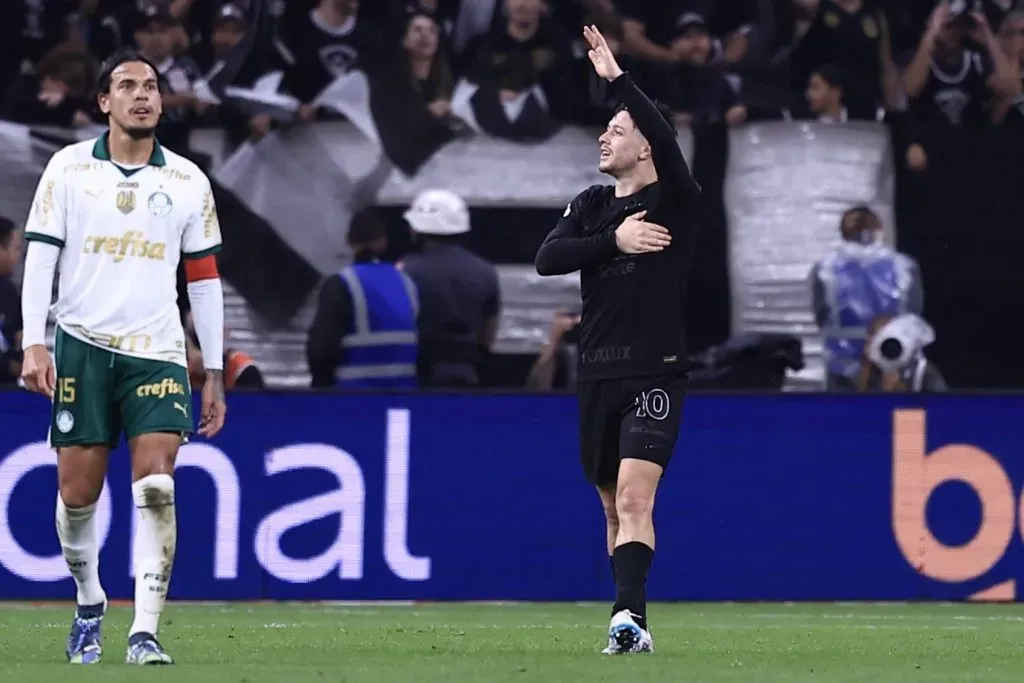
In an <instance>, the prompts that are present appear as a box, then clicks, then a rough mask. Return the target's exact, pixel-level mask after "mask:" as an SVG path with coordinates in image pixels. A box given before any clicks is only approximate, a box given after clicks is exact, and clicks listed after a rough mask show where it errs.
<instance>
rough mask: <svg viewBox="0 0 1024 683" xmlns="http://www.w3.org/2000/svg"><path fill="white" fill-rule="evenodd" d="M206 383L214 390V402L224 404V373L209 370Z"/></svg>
mask: <svg viewBox="0 0 1024 683" xmlns="http://www.w3.org/2000/svg"><path fill="white" fill-rule="evenodd" d="M206 383H207V384H208V385H209V386H210V387H211V388H212V390H213V398H214V400H215V401H219V402H221V403H223V402H224V371H223V370H207V371H206Z"/></svg>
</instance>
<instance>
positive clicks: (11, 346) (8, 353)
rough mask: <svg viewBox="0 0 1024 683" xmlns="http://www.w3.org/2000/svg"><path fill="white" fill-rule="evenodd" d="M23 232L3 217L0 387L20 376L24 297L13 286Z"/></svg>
mask: <svg viewBox="0 0 1024 683" xmlns="http://www.w3.org/2000/svg"><path fill="white" fill-rule="evenodd" d="M21 244H22V239H21V232H20V231H18V230H17V229H16V228H15V226H14V222H13V221H11V220H10V219H8V218H4V217H3V216H0V386H2V385H11V384H15V383H17V381H18V376H19V375H21V294H20V293H19V291H18V288H17V287H15V286H14V283H13V282H11V277H12V276H13V275H14V271H15V269H16V268H18V266H19V265H21Z"/></svg>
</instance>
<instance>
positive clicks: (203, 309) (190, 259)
mask: <svg viewBox="0 0 1024 683" xmlns="http://www.w3.org/2000/svg"><path fill="white" fill-rule="evenodd" d="M195 182H196V184H197V187H196V188H195V190H196V192H195V193H194V194H195V196H197V197H198V201H197V203H196V208H195V210H194V211H193V212H192V216H191V217H190V220H189V222H188V224H187V225H186V227H185V232H184V235H183V236H182V241H181V252H182V258H183V259H184V261H185V279H186V280H187V281H188V300H189V303H190V304H191V305H192V318H193V320H194V321H195V328H196V336H197V337H198V338H199V351H200V352H201V353H202V356H203V367H204V368H205V370H206V383H205V384H204V385H203V414H202V416H201V421H200V425H199V433H200V434H202V435H203V436H207V437H211V436H213V435H215V434H216V433H217V432H219V431H220V429H221V427H223V426H224V413H225V411H226V408H225V402H224V288H223V286H222V285H221V281H220V273H219V272H218V270H217V253H218V252H219V251H220V248H221V235H220V222H219V221H218V220H217V206H216V203H215V202H214V199H213V190H212V189H211V188H210V181H209V180H208V179H207V178H206V176H205V175H203V174H201V173H200V174H199V175H198V178H197V180H196V181H195Z"/></svg>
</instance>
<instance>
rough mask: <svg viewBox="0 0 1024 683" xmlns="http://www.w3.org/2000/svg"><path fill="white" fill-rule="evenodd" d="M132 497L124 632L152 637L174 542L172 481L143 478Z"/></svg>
mask: <svg viewBox="0 0 1024 683" xmlns="http://www.w3.org/2000/svg"><path fill="white" fill-rule="evenodd" d="M132 497H133V498H134V499H135V507H136V508H138V510H139V526H138V528H137V529H136V530H135V620H134V621H133V622H132V627H131V629H130V630H129V631H128V633H129V635H133V634H135V633H150V634H152V635H154V636H155V635H156V631H157V628H158V626H159V625H160V614H161V613H162V612H163V611H164V602H166V600H167V585H168V584H169V583H170V582H171V569H172V568H173V567H174V548H175V545H176V543H177V522H176V520H175V517H174V478H173V477H171V475H169V474H150V475H149V476H146V477H143V478H142V479H139V480H138V481H137V482H135V483H134V484H132Z"/></svg>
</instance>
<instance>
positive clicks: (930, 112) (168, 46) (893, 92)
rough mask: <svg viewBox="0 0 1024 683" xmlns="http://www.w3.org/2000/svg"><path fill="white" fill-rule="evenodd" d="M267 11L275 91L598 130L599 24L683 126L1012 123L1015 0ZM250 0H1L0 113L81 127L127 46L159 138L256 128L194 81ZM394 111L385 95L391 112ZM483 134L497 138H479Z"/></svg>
mask: <svg viewBox="0 0 1024 683" xmlns="http://www.w3.org/2000/svg"><path fill="white" fill-rule="evenodd" d="M264 6H265V9H266V10H267V11H268V12H269V13H270V14H271V15H272V17H273V25H272V26H270V28H269V34H270V35H268V36H266V39H265V40H264V41H263V42H262V43H260V44H257V45H256V48H257V49H255V50H253V51H252V53H251V57H250V58H249V59H248V61H247V62H246V64H245V65H244V68H241V69H240V70H239V71H238V73H237V75H235V76H234V79H233V81H234V84H235V85H240V86H252V85H253V84H254V83H255V82H257V81H258V80H259V79H260V77H261V76H263V75H264V74H266V73H270V72H273V71H283V72H284V79H283V81H282V83H281V88H282V89H283V90H284V91H286V92H288V93H289V94H290V95H292V96H294V97H296V98H297V99H298V100H299V101H300V102H301V103H302V107H301V108H300V110H299V112H298V119H299V121H309V120H313V119H314V118H317V117H318V116H323V115H324V112H323V111H322V110H321V111H318V110H317V108H316V107H314V106H313V105H312V102H313V100H314V99H315V97H316V96H317V95H318V94H319V93H320V92H321V91H322V90H323V89H324V88H325V87H326V86H327V85H328V84H330V83H331V82H332V81H333V80H334V79H335V78H336V77H338V76H340V75H343V74H345V73H346V72H348V71H350V70H352V69H360V70H364V71H366V72H371V71H380V70H389V71H391V72H393V73H395V74H397V75H399V76H402V77H404V78H405V79H407V80H406V83H410V84H412V85H413V87H414V90H415V91H416V92H417V94H418V96H419V97H421V98H422V99H423V102H424V103H425V104H426V106H427V107H428V109H429V111H430V112H431V113H432V114H433V116H435V117H436V118H437V119H438V120H440V121H442V122H444V123H445V124H446V125H448V126H450V127H451V128H452V129H453V130H457V131H461V130H464V129H465V126H464V125H463V122H462V121H460V120H459V118H458V116H456V115H455V114H454V113H453V111H452V99H453V92H454V90H455V88H456V87H457V84H458V82H459V80H460V79H462V78H465V79H468V80H470V81H472V82H473V83H475V84H477V85H480V86H481V87H489V88H491V89H493V92H494V97H495V104H499V103H500V104H508V103H510V102H513V101H515V100H516V98H517V97H519V96H520V95H523V94H525V93H528V92H532V93H535V94H536V96H537V97H538V99H539V101H540V102H542V103H543V109H544V111H545V114H546V118H545V120H536V121H533V122H532V123H531V124H530V126H531V127H530V129H529V130H527V131H525V132H524V131H522V130H518V131H515V132H509V134H508V135H507V136H506V137H511V138H516V137H522V138H531V137H532V138H536V137H542V136H543V135H544V134H546V132H548V131H550V129H551V128H552V127H553V126H557V125H558V124H560V123H579V124H595V123H603V121H604V119H605V118H606V117H607V111H606V110H605V109H604V108H603V101H604V93H603V90H602V86H601V84H600V83H599V82H598V80H597V79H594V78H593V77H592V74H590V71H589V69H588V67H587V64H586V59H585V58H586V55H585V49H584V47H583V44H582V38H581V36H580V31H579V27H580V26H581V25H582V24H583V23H584V22H593V23H596V24H597V25H599V26H600V27H601V28H602V30H603V31H604V32H605V34H607V35H609V36H611V38H612V47H613V49H614V50H616V51H617V53H618V55H619V57H620V59H621V60H622V61H623V62H624V64H626V66H627V67H628V68H629V69H630V70H631V71H633V72H634V74H636V75H637V77H638V78H639V79H640V80H641V82H642V84H643V85H644V87H645V88H646V89H647V90H648V91H649V92H652V93H654V94H655V96H656V97H657V98H658V99H659V100H660V101H661V102H662V103H663V104H664V105H666V106H667V107H668V108H670V109H671V110H672V111H673V113H674V114H675V116H676V117H677V119H678V120H679V121H680V122H683V123H688V122H693V123H705V122H717V121H727V122H729V123H733V124H737V123H741V122H743V121H745V120H750V119H765V118H767V119H772V118H787V119H788V118H805V119H806V118H817V119H820V120H833V121H844V120H851V119H869V120H874V119H878V118H881V117H883V116H884V115H885V112H886V111H889V112H906V114H905V115H907V116H911V117H914V118H915V119H917V120H921V121H929V122H931V121H935V122H940V123H944V124H950V125H984V124H990V123H1004V122H1005V123H1008V124H1009V123H1012V124H1015V125H1016V124H1019V123H1020V122H1022V121H1024V116H1022V114H1021V112H1022V111H1024V105H1022V102H1021V98H1020V93H1021V61H1022V57H1024V13H1021V12H1019V11H1017V12H1015V11H1014V10H1013V7H1012V0H984V2H982V1H981V0H977V1H971V2H969V1H968V0H952V1H950V0H944V1H943V2H940V3H938V4H936V3H935V2H934V0H362V1H360V0H288V1H287V2H285V1H284V0H268V1H267V2H266V3H264ZM251 9H252V8H251V7H250V5H249V0H229V1H228V2H223V0H12V1H9V2H4V3H2V7H0V86H2V92H3V96H2V99H0V117H2V118H5V119H9V120H14V121H18V122H25V123H49V124H55V125H60V126H83V125H87V124H88V123H90V121H92V120H93V116H94V111H93V107H92V106H91V102H90V88H91V85H92V76H93V74H94V73H95V70H96V65H97V62H98V61H100V60H102V59H103V58H104V57H105V56H107V55H108V54H110V53H111V52H112V51H113V50H115V49H116V48H118V47H120V46H124V45H132V44H134V45H137V46H138V47H139V48H140V49H141V50H142V51H143V53H145V54H146V55H147V56H149V57H150V58H151V59H152V60H153V61H154V62H156V63H157V64H158V65H159V66H160V70H161V72H162V74H163V76H164V77H165V81H166V82H165V89H166V90H167V96H168V99H167V100H166V101H165V108H166V109H167V110H168V113H167V116H166V121H165V123H164V128H165V130H163V131H162V135H161V137H162V139H165V140H167V142H168V144H169V145H171V146H172V147H173V146H174V144H175V142H177V143H178V144H181V140H183V139H184V137H185V136H187V132H188V130H189V129H190V128H191V127H194V126H200V125H217V124H221V125H226V126H228V127H229V128H231V129H235V130H237V131H238V133H239V134H241V135H242V136H246V135H253V136H257V137H258V136H260V135H263V134H265V133H266V132H267V131H268V130H270V128H271V127H272V126H274V125H278V124H277V123H276V122H275V120H274V119H273V117H270V116H268V115H266V114H258V113H257V114H253V112H251V111H248V112H247V111H239V110H237V109H236V108H230V107H217V106H215V105H213V104H211V103H210V102H209V101H206V100H204V99H203V98H202V97H201V96H200V94H199V89H198V87H197V86H198V84H199V83H201V82H202V81H204V80H206V79H209V78H211V77H212V76H213V75H214V74H216V72H217V71H219V70H220V69H221V68H223V66H224V58H225V56H226V55H227V54H228V53H229V52H230V51H231V50H232V48H233V47H235V46H236V45H237V44H238V43H239V42H240V41H241V40H242V39H243V37H244V36H245V34H246V31H247V30H248V29H249V28H250V27H249V20H250V17H251V16H252V14H251ZM395 106H397V105H395ZM489 132H490V131H489Z"/></svg>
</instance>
